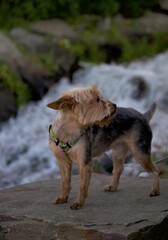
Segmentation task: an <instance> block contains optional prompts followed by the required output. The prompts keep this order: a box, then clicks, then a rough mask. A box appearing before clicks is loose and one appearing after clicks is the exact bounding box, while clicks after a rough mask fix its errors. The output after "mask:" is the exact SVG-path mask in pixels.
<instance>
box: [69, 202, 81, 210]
mask: <svg viewBox="0 0 168 240" xmlns="http://www.w3.org/2000/svg"><path fill="white" fill-rule="evenodd" d="M82 207H83V205H82V204H79V203H77V202H75V203H73V204H72V205H71V206H70V208H71V209H72V210H77V209H80V208H82Z"/></svg>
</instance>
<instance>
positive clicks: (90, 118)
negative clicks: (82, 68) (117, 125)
mask: <svg viewBox="0 0 168 240" xmlns="http://www.w3.org/2000/svg"><path fill="white" fill-rule="evenodd" d="M47 106H48V107H49V108H52V109H56V110H61V111H62V112H63V113H68V112H69V113H70V112H71V113H72V114H73V116H75V117H76V120H77V121H78V122H79V123H80V124H82V125H83V126H88V125H93V124H97V125H99V126H104V125H107V124H109V122H110V121H111V119H112V116H113V115H114V113H115V111H116V105H115V104H113V103H112V102H110V101H109V100H107V99H105V98H104V97H103V95H102V93H101V91H100V90H99V89H98V88H97V87H95V86H92V87H86V88H85V87H80V88H75V89H72V90H70V91H68V92H65V93H64V94H63V95H62V96H61V97H60V98H59V99H58V100H56V101H54V102H51V103H49V104H48V105H47Z"/></svg>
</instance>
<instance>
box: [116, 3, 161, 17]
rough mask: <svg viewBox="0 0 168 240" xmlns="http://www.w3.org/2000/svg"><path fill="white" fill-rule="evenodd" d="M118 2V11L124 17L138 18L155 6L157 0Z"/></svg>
mask: <svg viewBox="0 0 168 240" xmlns="http://www.w3.org/2000/svg"><path fill="white" fill-rule="evenodd" d="M118 2H119V4H120V12H121V13H122V14H123V15H124V16H125V17H130V18H138V17H140V16H142V15H143V14H144V13H145V11H146V10H148V9H151V8H153V7H155V6H156V5H157V4H158V3H159V0H136V1H135V0H127V1H125V0H118Z"/></svg>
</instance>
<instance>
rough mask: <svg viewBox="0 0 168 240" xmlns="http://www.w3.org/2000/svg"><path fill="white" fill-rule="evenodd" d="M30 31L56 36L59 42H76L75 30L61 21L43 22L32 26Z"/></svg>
mask: <svg viewBox="0 0 168 240" xmlns="http://www.w3.org/2000/svg"><path fill="white" fill-rule="evenodd" d="M30 30H31V31H34V32H36V33H39V34H44V35H51V36H54V37H55V38H56V39H57V40H61V39H69V40H76V39H77V34H76V33H75V31H74V30H73V28H72V27H71V26H70V25H68V24H67V23H66V22H65V21H63V20H61V19H50V20H42V21H39V22H36V23H32V24H31V25H30Z"/></svg>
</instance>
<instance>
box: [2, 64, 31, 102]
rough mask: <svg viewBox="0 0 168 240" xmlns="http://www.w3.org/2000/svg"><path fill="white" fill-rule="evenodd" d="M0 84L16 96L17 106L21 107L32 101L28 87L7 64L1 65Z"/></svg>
mask: <svg viewBox="0 0 168 240" xmlns="http://www.w3.org/2000/svg"><path fill="white" fill-rule="evenodd" d="M0 82H2V83H3V84H4V86H6V87H7V88H8V89H9V90H10V91H11V92H13V93H14V94H15V96H16V104H17V106H21V105H23V104H25V103H26V102H27V101H28V100H30V97H31V96H30V90H29V89H28V86H27V85H26V84H25V83H24V82H22V81H21V79H20V78H19V77H18V76H17V75H16V74H14V73H13V72H12V70H11V69H10V68H9V67H8V66H7V65H6V64H2V63H1V64H0Z"/></svg>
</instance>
